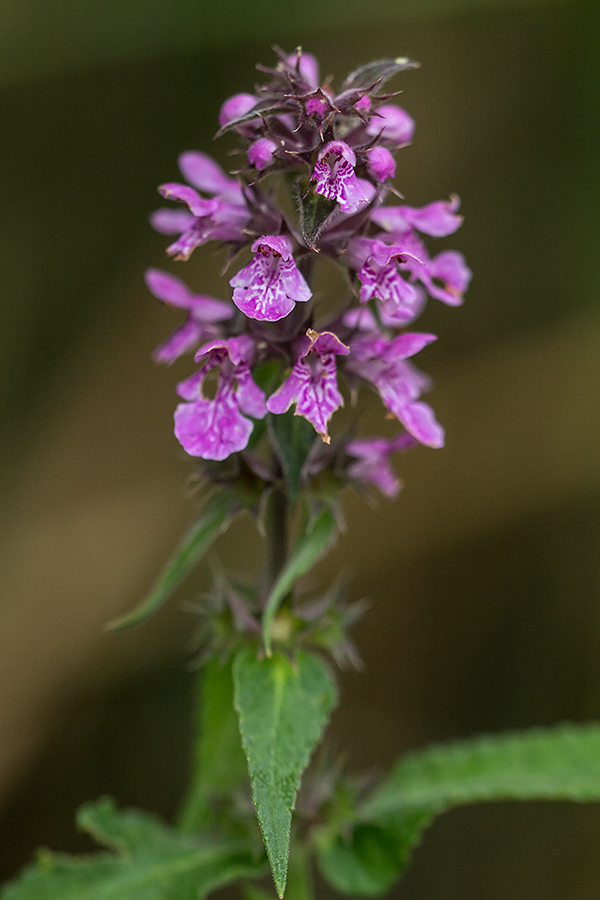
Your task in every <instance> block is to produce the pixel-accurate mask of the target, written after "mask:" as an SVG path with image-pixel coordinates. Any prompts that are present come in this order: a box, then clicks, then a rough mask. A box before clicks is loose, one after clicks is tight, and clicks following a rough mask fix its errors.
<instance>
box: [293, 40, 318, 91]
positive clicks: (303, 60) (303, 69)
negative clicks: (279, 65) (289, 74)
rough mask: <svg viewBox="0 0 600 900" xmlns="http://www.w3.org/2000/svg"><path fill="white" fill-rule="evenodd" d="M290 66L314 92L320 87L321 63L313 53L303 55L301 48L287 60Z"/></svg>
mask: <svg viewBox="0 0 600 900" xmlns="http://www.w3.org/2000/svg"><path fill="white" fill-rule="evenodd" d="M285 61H286V62H287V64H288V66H293V69H294V70H295V71H296V72H298V74H299V75H300V77H301V78H302V79H303V80H304V82H305V83H306V84H307V85H308V86H309V87H310V88H312V89H313V90H314V89H316V88H318V87H319V62H318V60H317V58H316V56H313V54H312V53H303V52H302V50H301V49H300V48H298V51H297V52H296V53H290V54H288V55H287V57H286V58H285Z"/></svg>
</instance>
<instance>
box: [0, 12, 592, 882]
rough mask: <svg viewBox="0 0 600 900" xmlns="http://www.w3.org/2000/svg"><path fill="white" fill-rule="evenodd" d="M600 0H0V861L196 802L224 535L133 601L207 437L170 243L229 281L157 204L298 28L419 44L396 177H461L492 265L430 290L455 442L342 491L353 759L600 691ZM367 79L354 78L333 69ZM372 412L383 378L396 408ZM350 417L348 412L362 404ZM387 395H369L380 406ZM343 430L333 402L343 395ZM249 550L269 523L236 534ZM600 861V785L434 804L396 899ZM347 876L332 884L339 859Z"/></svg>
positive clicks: (472, 226)
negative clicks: (139, 617)
mask: <svg viewBox="0 0 600 900" xmlns="http://www.w3.org/2000/svg"><path fill="white" fill-rule="evenodd" d="M598 10H599V6H598V4H597V2H592V3H580V2H576V0H565V2H543V0H539V2H537V3H535V2H525V0H523V2H518V0H514V2H503V0H419V2H417V0H369V2H368V3H364V2H358V0H345V2H342V0H320V2H319V3H317V2H315V0H305V2H302V3H296V4H291V3H290V4H286V3H281V2H280V3H275V2H274V0H255V2H253V3H251V4H250V3H247V2H243V0H221V3H220V4H219V5H217V4H212V3H209V2H207V0H178V2H177V3H175V2H171V3H167V2H165V0H130V2H126V3H122V2H116V0H105V2H103V3H99V2H94V0H78V2H75V0H51V2H50V0H2V3H1V6H0V122H1V123H2V136H1V138H0V182H1V188H0V197H1V200H0V235H1V240H0V271H1V272H2V285H3V292H2V293H3V311H2V329H1V333H0V350H1V352H0V373H1V374H0V387H1V390H0V403H1V405H2V428H1V430H0V490H1V497H2V508H1V512H0V569H1V571H2V587H1V589H0V591H1V602H0V736H1V737H0V828H1V830H2V840H1V841H0V875H1V876H2V877H4V878H6V877H9V876H11V875H12V874H13V873H14V872H15V871H16V870H17V869H18V868H19V867H20V866H21V865H22V864H23V863H24V862H25V861H26V860H27V859H28V858H29V857H30V855H31V852H32V850H33V849H34V848H35V847H36V846H38V845H48V846H51V847H53V848H54V849H63V850H77V849H81V848H86V847H88V846H89V845H88V844H87V842H86V840H85V838H83V837H82V836H81V835H78V834H77V833H76V832H75V830H74V826H73V810H74V808H75V807H76V806H77V805H78V804H79V803H81V802H83V801H85V800H88V799H91V798H94V797H96V796H99V795H100V794H102V793H112V794H114V795H115V796H116V797H117V798H118V800H119V802H120V803H121V804H137V805H141V806H144V807H146V808H149V809H153V810H155V811H157V812H159V813H161V814H162V815H164V816H166V817H169V816H172V815H173V814H174V813H175V811H176V809H177V806H178V804H179V802H180V798H181V795H182V791H183V787H184V784H185V778H186V772H187V766H188V752H189V748H188V744H189V736H190V710H191V704H192V698H193V690H194V674H193V672H192V671H191V669H190V665H189V662H190V659H191V658H192V656H193V642H192V638H193V633H194V628H195V626H194V621H193V619H192V617H191V616H190V615H189V613H186V612H185V611H183V610H182V604H183V603H184V601H186V600H190V599H193V598H194V597H195V596H197V594H198V593H199V592H200V591H201V590H202V589H203V587H205V586H206V584H207V578H208V574H207V570H206V567H201V569H200V570H199V572H198V574H197V575H196V576H194V578H193V579H190V581H189V582H188V583H186V585H185V586H184V587H182V588H181V589H180V590H179V592H178V594H177V597H176V598H175V600H174V601H173V602H171V604H170V606H169V608H168V609H167V610H165V611H164V612H162V613H161V614H160V616H159V617H157V618H156V619H155V620H154V621H153V622H151V623H150V624H148V625H147V626H145V627H143V628H140V629H137V630H135V631H133V632H125V633H123V634H119V635H112V636H106V635H104V634H103V633H102V626H103V623H104V622H106V621H107V620H109V619H111V618H112V617H114V616H115V615H116V614H118V613H119V612H123V611H125V610H127V609H129V608H130V607H131V606H132V605H133V604H134V603H135V602H136V601H137V600H138V599H139V598H140V596H141V595H142V594H143V593H144V591H145V590H146V589H147V588H148V587H149V586H150V584H151V583H152V581H153V579H154V577H155V576H156V575H157V573H158V571H159V570H160V568H161V566H162V564H163V563H164V561H165V559H166V557H167V556H168V554H169V552H170V550H171V548H172V545H173V543H174V542H175V540H176V539H177V537H178V535H179V533H180V531H181V530H182V529H183V527H184V526H185V525H186V524H187V522H188V521H189V518H190V516H191V509H190V505H189V500H188V498H187V497H186V494H187V491H188V477H189V475H190V473H191V472H192V470H193V464H192V463H191V462H190V460H189V459H186V458H185V454H183V453H182V452H181V450H180V449H179V448H178V445H177V443H176V441H175V439H174V437H173V435H172V432H171V415H172V409H173V405H174V402H175V396H174V385H175V382H176V380H178V379H179V378H181V377H184V375H186V374H187V373H188V372H189V371H190V369H189V365H190V363H189V360H186V361H184V362H183V363H181V365H180V366H179V368H177V367H175V368H176V370H171V371H168V370H165V369H158V368H156V367H154V366H153V365H152V363H151V362H150V359H149V355H150V352H151V350H152V349H153V348H154V346H156V344H158V343H159V342H160V341H161V340H162V339H163V337H164V336H165V334H166V333H168V332H169V331H170V330H171V328H172V327H173V326H174V324H175V322H176V318H177V317H176V315H175V314H171V313H170V312H169V311H167V310H165V309H163V308H162V307H161V306H160V305H159V304H158V303H157V302H156V301H154V300H153V299H152V298H151V297H150V296H149V294H148V293H147V291H146V289H145V287H144V285H143V281H142V272H143V270H144V268H145V267H147V266H148V265H153V266H156V265H159V266H160V265H164V266H165V268H170V269H171V270H173V271H175V272H176V273H177V274H180V275H181V274H183V275H184V277H186V278H187V279H188V280H190V281H191V282H193V283H194V284H195V285H196V286H197V287H200V286H202V288H203V289H204V290H206V291H207V292H209V293H214V294H216V295H219V294H221V295H222V291H223V287H222V283H221V282H219V279H218V266H219V261H218V260H215V259H214V257H213V256H212V254H211V252H210V251H208V252H206V253H204V252H203V250H199V251H196V253H195V254H194V256H193V257H192V260H191V261H190V262H189V263H188V265H187V266H186V267H185V272H184V271H183V269H182V268H181V267H180V266H179V267H177V266H176V264H172V263H170V262H168V261H165V258H164V256H163V251H164V246H165V240H164V238H162V237H160V236H158V235H155V234H154V233H153V232H152V230H151V229H150V227H149V226H148V225H147V222H146V220H147V216H148V214H149V213H150V212H151V211H152V210H153V209H154V208H155V206H156V205H157V195H156V193H155V186H156V185H157V184H159V183H161V182H164V181H167V180H173V179H176V178H177V177H178V173H177V169H176V157H177V154H178V153H179V152H180V151H182V150H184V149H193V148H195V149H203V150H208V151H209V152H214V154H215V155H216V156H217V157H218V158H219V159H220V160H221V161H222V162H223V163H226V162H227V156H226V152H227V149H228V145H227V141H224V142H223V143H215V144H212V134H213V133H214V130H215V122H216V115H217V111H218V108H219V106H220V104H221V102H222V101H223V99H224V98H226V97H227V96H229V95H230V94H231V93H234V92H236V91H240V90H248V89H251V88H252V85H253V83H254V72H253V67H254V64H255V62H256V61H257V60H260V61H262V62H264V63H267V64H268V63H270V62H271V60H272V59H273V55H272V51H271V50H270V46H271V44H272V43H274V42H276V43H278V44H280V45H282V46H284V47H285V48H288V49H290V50H292V49H293V48H294V47H295V46H296V45H297V44H299V43H301V44H302V45H303V46H304V48H305V49H306V50H311V51H312V52H314V53H316V54H317V55H318V56H319V57H320V58H321V61H322V68H323V71H324V72H325V73H328V72H332V73H335V74H336V76H337V77H338V79H340V78H341V77H342V76H343V75H345V74H346V73H347V72H348V71H349V70H350V69H352V68H354V67H355V66H356V65H357V64H359V63H361V62H366V61H368V60H369V59H371V58H379V57H385V56H396V55H408V56H410V57H412V58H414V59H418V60H420V62H421V63H422V68H421V69H419V70H418V71H415V72H408V73H406V74H405V75H403V76H401V77H399V78H398V79H397V82H396V85H395V86H397V87H398V88H401V89H403V90H404V94H403V96H402V98H401V103H402V105H404V106H405V107H406V108H407V109H408V111H409V112H410V113H411V114H412V115H413V116H414V117H415V118H416V120H417V132H416V138H415V142H414V144H413V146H412V147H411V148H409V149H407V150H404V151H402V153H401V155H400V157H399V166H398V175H397V178H396V183H397V184H398V186H399V187H400V189H401V190H402V191H403V193H404V194H405V196H406V199H407V202H408V203H410V204H412V205H420V204H423V203H426V202H429V201H430V200H434V199H438V198H443V197H447V196H448V194H449V193H450V192H452V191H454V192H457V193H458V194H460V196H461V197H462V201H463V211H464V213H465V215H466V220H465V224H464V226H463V228H462V230H461V231H460V232H459V233H458V234H457V235H455V236H454V237H453V238H452V239H450V241H449V242H448V243H449V245H450V246H454V247H456V248H458V249H461V250H462V251H463V252H465V254H466V256H467V259H468V261H469V263H470V265H471V266H472V268H473V269H474V272H475V278H474V281H473V285H472V288H471V290H470V292H469V294H468V295H467V302H466V304H465V306H464V307H463V308H461V309H460V310H451V309H448V308H446V307H443V306H442V305H441V304H437V305H434V303H431V304H430V308H429V309H428V311H427V313H426V315H425V316H424V318H423V319H422V326H423V328H424V329H431V330H433V331H435V332H437V333H439V335H440V340H439V342H438V343H437V344H436V345H434V347H432V348H430V349H429V350H428V351H426V354H427V356H426V357H425V356H424V357H423V360H422V365H423V368H425V369H426V370H427V371H429V372H431V373H432V374H433V376H434V378H435V382H436V389H435V392H434V394H433V395H432V397H431V402H432V403H433V405H434V407H435V409H436V411H437V414H438V417H439V419H440V421H441V422H442V423H443V424H444V425H445V426H446V429H447V434H448V445H447V448H446V449H445V450H443V451H439V452H433V451H429V450H427V449H420V450H416V451H413V453H411V454H409V455H408V456H406V457H405V458H403V459H402V460H401V465H400V466H399V471H400V474H401V476H402V478H403V479H404V481H405V485H406V486H405V489H404V491H403V493H402V495H401V498H400V499H399V500H398V501H397V502H396V503H394V504H386V503H383V504H381V505H380V506H379V507H378V508H376V509H371V508H369V507H368V506H366V505H365V504H364V503H363V501H361V500H359V499H357V498H352V497H347V498H346V503H345V511H346V516H347V521H348V532H347V534H346V535H345V536H344V537H343V539H342V540H341V541H340V542H339V544H338V546H337V548H336V550H335V552H334V553H333V554H332V555H331V557H330V559H329V560H328V562H327V563H326V564H324V565H323V566H322V567H321V570H320V571H321V573H322V575H323V578H324V579H327V578H332V577H333V576H334V575H335V573H336V572H337V571H338V570H339V569H340V568H345V569H346V570H347V571H349V573H350V574H351V575H352V576H353V578H352V581H351V588H350V591H351V595H352V596H353V597H354V598H356V599H358V598H360V597H363V596H369V597H370V598H372V603H371V608H370V610H369V612H368V614H367V615H366V617H365V618H364V620H363V621H362V622H361V623H360V625H359V626H358V627H357V629H356V634H355V637H356V641H357V644H358V646H359V648H360V651H361V653H362V656H363V658H364V661H365V666H366V668H365V672H364V673H363V674H361V675H355V674H346V675H344V676H343V678H342V701H343V702H342V705H341V708H340V710H339V711H338V712H337V713H336V714H335V716H334V720H333V723H332V726H331V729H330V732H329V738H330V741H331V743H332V745H333V747H335V748H338V749H339V748H346V749H347V750H348V757H349V762H350V765H351V766H352V767H355V768H359V767H364V766H368V767H372V766H379V767H382V766H383V765H386V764H388V763H389V762H390V761H391V760H392V759H394V758H395V756H397V755H398V754H399V753H400V752H402V751H404V750H406V749H410V748H415V747H418V746H421V745H422V744H423V743H425V742H427V741H431V740H444V739H449V738H454V737H459V736H466V735H470V734H472V733H474V732H479V731H483V730H489V731H497V730H500V729H505V728H513V727H524V726H530V725H538V724H551V723H554V722H557V721H563V720H572V721H580V720H585V719H589V718H598V717H600V596H599V588H600V578H599V575H600V571H599V567H600V564H599V557H600V453H599V450H598V448H599V444H600V424H599V409H600V303H599V300H600V259H599V257H600V252H599V247H600V241H599V238H600V224H599V222H600V218H599V216H598V208H599V201H600V177H599V175H600V164H599V158H598V157H599V152H600V149H599V148H600V140H599V139H600V110H599V98H600V71H599V66H598V60H599V58H600V16H599V15H598ZM338 83H339V81H338ZM373 410H374V413H375V412H377V413H378V407H377V405H376V404H375V405H374V406H373ZM334 421H335V420H334ZM373 421H374V420H373ZM334 428H335V424H334ZM219 552H220V554H221V556H222V557H223V558H227V559H228V560H234V565H235V567H236V568H237V570H238V571H240V572H243V571H244V570H245V569H246V568H247V567H249V566H251V564H252V560H253V557H254V556H255V554H256V552H257V543H256V538H255V536H254V532H253V529H252V526H251V524H250V523H249V522H248V521H240V522H239V523H237V524H236V525H235V527H234V528H233V529H232V530H231V531H230V533H229V534H228V536H227V537H226V538H225V539H223V540H222V541H221V543H220V545H219ZM599 891H600V809H599V808H598V807H597V806H593V805H591V806H588V807H573V806H569V805H566V804H564V805H563V804H539V805H536V804H525V805H509V804H496V805H490V806H487V807H481V808H469V809H465V810H460V811H456V812H453V813H451V814H448V815H447V816H445V817H443V818H442V819H441V820H439V821H438V822H437V823H436V824H435V826H434V827H433V828H432V829H431V830H430V832H428V834H427V836H426V839H425V841H424V843H423V845H422V846H421V847H420V848H419V849H418V851H417V853H416V855H415V858H414V862H413V866H412V868H411V869H410V871H409V873H408V874H407V875H406V876H405V878H404V880H403V881H402V883H401V884H400V885H399V887H398V888H397V889H396V890H395V893H394V896H395V897H396V898H398V900H434V898H436V900H437V898H439V897H440V896H444V897H445V898H446V900H455V898H456V900H459V898H461V900H466V898H481V897H484V898H486V900H508V898H510V900H520V898H523V900H525V898H527V900H538V898H539V900H542V898H543V900H567V898H568V900H572V898H574V897H576V898H578V900H586V898H592V897H593V898H597V896H598V893H599ZM323 894H324V895H325V894H326V889H325V888H323Z"/></svg>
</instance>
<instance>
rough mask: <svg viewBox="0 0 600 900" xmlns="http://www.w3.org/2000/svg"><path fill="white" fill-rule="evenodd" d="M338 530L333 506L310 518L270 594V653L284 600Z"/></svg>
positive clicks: (266, 621) (266, 622) (266, 630)
mask: <svg viewBox="0 0 600 900" xmlns="http://www.w3.org/2000/svg"><path fill="white" fill-rule="evenodd" d="M337 530H338V526H337V521H336V518H335V515H334V514H333V512H332V511H331V509H329V507H327V506H324V507H322V509H321V510H320V511H319V512H318V513H317V515H316V516H315V518H314V519H312V520H310V521H309V522H308V524H307V526H306V529H305V531H304V532H303V533H302V534H301V535H300V538H299V540H298V542H297V544H296V546H295V547H294V549H293V551H292V553H291V554H290V557H289V559H288V561H287V562H286V564H285V566H284V567H283V569H282V570H281V572H280V574H279V577H278V578H277V580H276V582H275V584H274V585H273V588H272V590H271V593H270V594H269V596H268V598H267V603H266V606H265V611H264V614H263V626H262V627H263V640H264V643H265V649H266V652H267V655H270V654H271V626H272V624H273V618H274V616H275V613H276V612H277V610H278V609H279V606H280V605H281V601H282V600H283V599H284V597H285V596H286V594H288V593H289V591H290V590H291V589H292V587H293V586H294V583H295V581H296V579H297V578H300V576H301V575H304V574H306V572H308V571H309V569H310V568H312V566H314V564H315V563H316V562H317V560H318V559H320V558H321V557H322V556H323V554H324V553H326V552H327V550H328V549H329V547H330V546H331V544H332V542H333V540H334V538H335V536H336V534H337Z"/></svg>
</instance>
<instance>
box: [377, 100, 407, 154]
mask: <svg viewBox="0 0 600 900" xmlns="http://www.w3.org/2000/svg"><path fill="white" fill-rule="evenodd" d="M414 133H415V121H414V119H413V118H412V117H411V116H409V114H408V113H407V112H405V111H404V110H403V109H400V107H399V106H393V105H392V104H389V105H386V106H380V107H379V108H378V109H377V110H376V112H375V113H374V114H373V117H372V119H371V121H370V122H369V124H368V125H367V134H369V135H371V137H380V138H383V139H384V140H385V141H389V142H390V143H391V144H394V145H395V146H398V145H399V146H401V147H404V146H406V144H410V142H411V141H412V139H413V134H414Z"/></svg>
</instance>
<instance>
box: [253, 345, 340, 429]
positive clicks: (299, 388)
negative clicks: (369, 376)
mask: <svg viewBox="0 0 600 900" xmlns="http://www.w3.org/2000/svg"><path fill="white" fill-rule="evenodd" d="M307 338H308V340H305V341H304V342H303V344H304V346H303V348H302V351H301V355H300V356H299V357H298V359H297V360H296V362H295V363H294V366H293V368H292V371H291V373H290V375H289V376H288V378H287V379H286V380H285V381H284V382H283V384H282V385H281V387H280V388H279V389H278V390H277V391H275V393H274V394H271V396H270V397H269V399H268V400H267V409H268V410H269V412H271V413H275V414H277V415H279V414H281V413H285V412H287V410H288V409H289V408H290V406H291V405H292V403H295V404H296V411H295V413H294V415H296V416H303V417H304V418H305V419H307V420H308V421H309V422H310V423H311V424H312V425H314V427H315V430H316V431H317V433H318V434H319V435H320V436H321V437H322V439H323V441H324V442H325V443H326V444H329V442H330V440H331V438H330V437H329V435H328V433H327V424H328V422H329V420H330V418H331V416H332V415H333V413H334V412H335V411H336V409H339V408H340V406H343V405H344V399H343V397H342V395H341V394H340V392H339V389H338V386H337V369H336V362H335V357H336V355H338V354H341V355H342V356H347V355H348V353H349V352H350V351H349V348H348V347H347V346H346V345H345V344H343V343H342V342H341V341H340V340H339V338H338V337H336V335H335V334H333V333H332V332H330V331H324V332H322V333H321V334H319V332H316V331H312V330H309V331H308V332H307Z"/></svg>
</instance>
